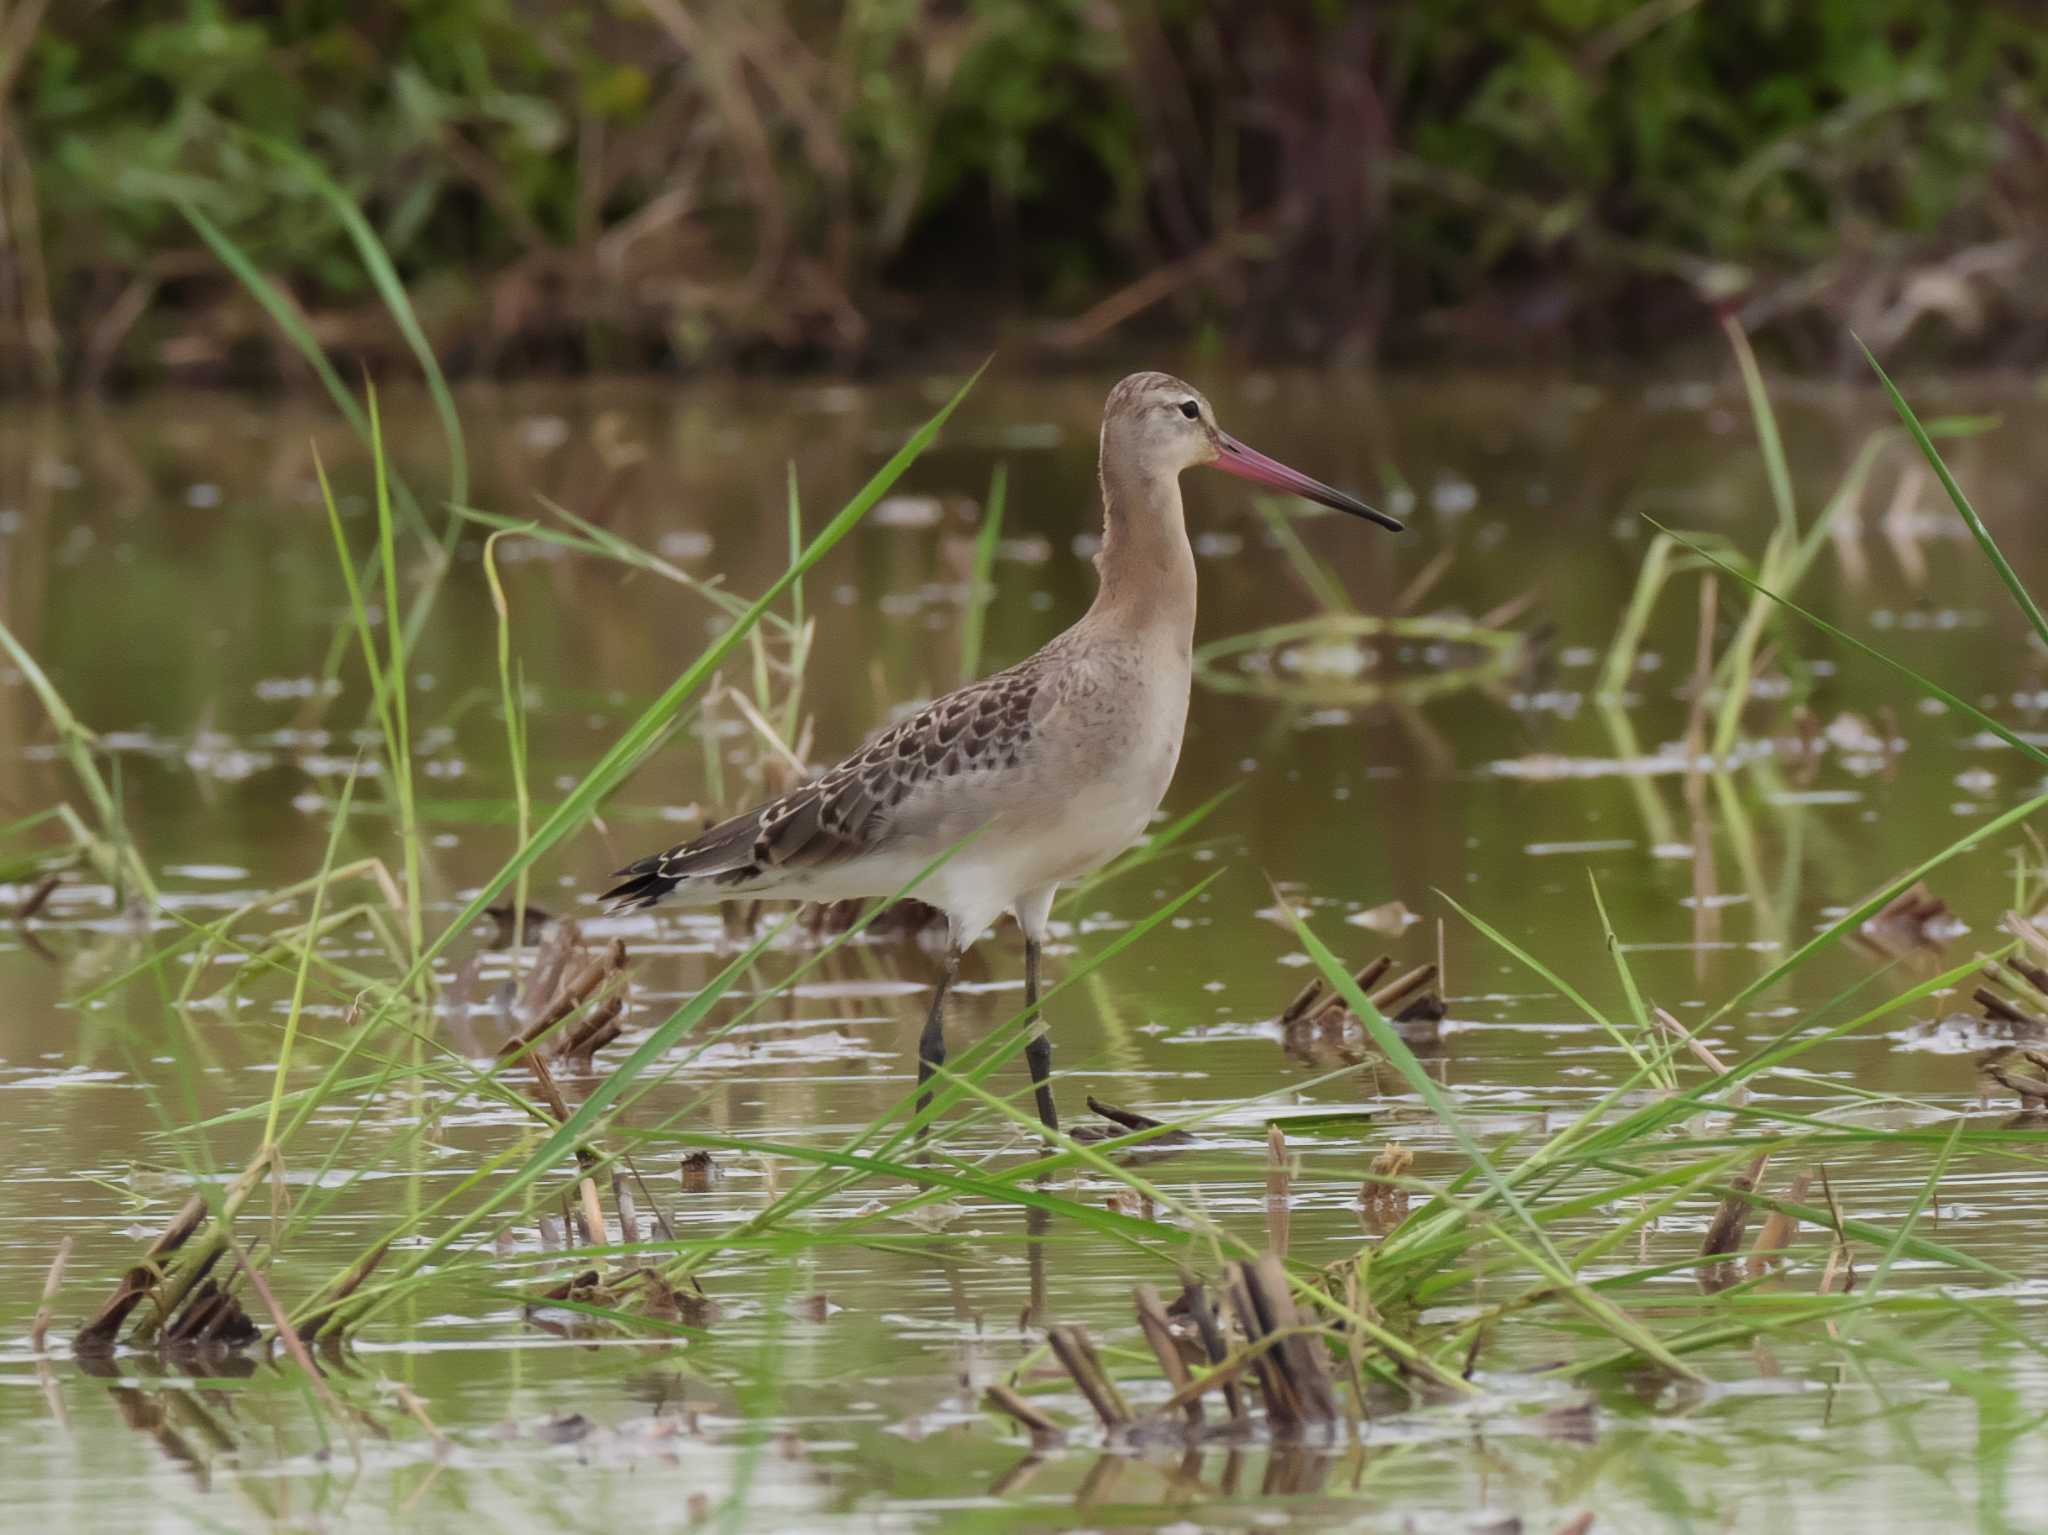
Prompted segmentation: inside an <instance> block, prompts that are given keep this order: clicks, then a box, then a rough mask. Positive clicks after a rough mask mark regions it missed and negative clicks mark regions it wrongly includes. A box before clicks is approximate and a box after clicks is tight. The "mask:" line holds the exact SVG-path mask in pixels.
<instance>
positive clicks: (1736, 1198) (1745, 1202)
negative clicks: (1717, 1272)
mask: <svg viewBox="0 0 2048 1535" xmlns="http://www.w3.org/2000/svg"><path fill="white" fill-rule="evenodd" d="M1770 1160H1771V1154H1770V1153H1769V1152H1768V1151H1760V1152H1758V1153H1757V1154H1756V1156H1755V1157H1754V1158H1753V1159H1752V1160H1751V1161H1750V1164H1749V1167H1748V1168H1747V1170H1745V1171H1743V1172H1740V1173H1737V1174H1736V1175H1735V1176H1734V1177H1733V1178H1730V1179H1729V1180H1728V1185H1729V1187H1728V1197H1727V1198H1725V1199H1723V1200H1722V1201H1721V1208H1720V1209H1719V1210H1717V1211H1716V1212H1715V1213H1714V1219H1713V1221H1712V1222H1711V1223H1710V1224H1709V1225H1708V1227H1707V1235H1706V1238H1705V1240H1703V1241H1702V1242H1701V1243H1700V1256H1701V1257H1702V1258H1725V1257H1726V1256H1727V1255H1728V1254H1729V1253H1732V1252H1734V1251H1735V1249H1736V1248H1738V1247H1740V1246H1741V1245H1742V1233H1743V1231H1744V1230H1745V1229H1746V1228H1747V1227H1748V1225H1749V1211H1750V1203H1749V1196H1750V1195H1751V1194H1753V1193H1755V1192H1756V1186H1757V1183H1758V1182H1759V1181H1760V1180H1761V1179H1762V1178H1763V1175H1764V1168H1765V1167H1766V1166H1768V1165H1769V1164H1770Z"/></svg>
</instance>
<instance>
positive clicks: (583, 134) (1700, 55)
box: [0, 0, 2048, 384]
mask: <svg viewBox="0 0 2048 1535" xmlns="http://www.w3.org/2000/svg"><path fill="white" fill-rule="evenodd" d="M2044 74H2048V26H2044V24H2043V22H2042V21H2041V19H2040V17H2039V15H2038V12H2037V11H2036V10H2035V9H2034V8H2033V7H2032V6H2030V5H2028V4H2027V3H2025V0H2006V3H1999V0H1982V3H1976V4H1963V5H1955V4H1946V3H1941V0H1710V3H1703V0H1516V3H1508V4H1503V3H1499V0H1295V3H1292V4H1287V5H1270V4H1261V3H1256V0H1210V3H1202V0H840V3H830V0H377V3H348V0H279V3H268V4H258V3H255V0H128V3H117V0H64V3H59V4H54V5H52V4H49V3H48V0H0V373H4V375H5V376H6V377H7V378H9V379H10V380H11V381H13V382H17V383H18V382H21V381H24V380H39V381H41V382H43V383H45V384H55V383H59V382H63V381H72V382H84V383H88V384H90V383H94V382H97V381H101V380H105V379H108V378H111V377H115V376H121V375H142V376H152V375H158V374H162V373H165V372H174V373H183V374H197V375H202V376H204V375H214V374H248V373H251V372H260V371H265V370H268V369H271V368H273V367H275V366H276V365H277V363H276V362H275V360H274V359H273V358H272V356H271V355H270V353H269V351H268V348H269V346H270V345H271V343H270V342H269V341H268V340H267V339H266V337H267V330H266V326H265V324H264V322H263V321H262V320H261V317H260V316H258V315H257V314H256V313H255V312H254V311H253V310H252V309H251V308H250V307H249V305H248V303H247V301H246V299H244V298H243V297H241V295H240V293H239V292H238V290H237V288H236V285H235V284H233V282H232V281H231V280H230V279H228V278H227V277H226V276H225V275H224V274H223V273H222V272H221V271H220V269H219V266H218V263H217V262H216V261H215V259H214V258H213V256H212V254H211V253H210V252H209V251H208V250H207V248H206V246H205V245H204V243H203V242H202V241H201V240H200V239H199V238H198V236H197V235H196V234H195V232H194V228H193V226H192V223H191V222H190V221H189V219H188V218H187V216H186V213H185V212H184V211H183V209H184V208H185V207H190V208H192V209H196V210H198V211H199V212H200V213H201V214H202V215H203V216H204V217H205V218H207V219H210V220H211V221H212V222H213V223H214V224H215V225H217V226H218V227H219V228H220V229H221V230H222V231H224V232H225V233H226V234H227V235H228V236H229V237H230V238H231V239H232V240H233V241H234V242H236V243H237V244H239V245H240V246H242V247H243V248H244V249H245V250H247V251H249V252H251V253H252V255H253V256H254V257H255V259H256V260H257V261H258V262H259V263H260V264H261V265H262V266H263V267H264V268H265V269H266V270H267V271H269V272H271V273H273V274H274V275H277V276H279V277H281V278H282V279H284V280H285V281H287V283H288V284H289V286H290V288H291V290H292V292H293V293H294V294H295V295H296V297H297V299H298V300H299V301H300V302H301V303H302V304H303V305H304V306H306V308H307V309H308V310H309V311H310V312H311V313H312V314H313V315H314V316H315V318H316V320H317V322H318V328H319V329H320V331H321V333H322V335H323V338H324V339H326V340H328V341H329V342H331V343H339V344H342V345H345V346H349V347H352V348H354V349H355V350H357V351H358V352H360V353H363V354H365V355H368V356H371V357H373V358H374V357H375V356H377V355H380V354H382V353H384V352H385V351H387V350H388V349H390V348H392V347H393V346H394V345H395V338H394V337H393V336H392V335H391V334H390V333H389V331H388V330H387V328H386V325H385V322H384V320H383V319H382V316H381V310H380V308H379V307H378V306H377V305H375V303H374V302H373V300H372V298H371V296H370V295H369V293H368V292H367V290H366V287H365V278H364V275H363V272H362V269H361V266H360V263H359V262H358V261H357V260H356V258H355V255H354V251H353V248H352V246H351V244H350V242H349V238H348V236H347V234H346V233H345V232H344V230H343V229H342V228H341V227H340V225H339V224H338V223H337V221H336V219H335V217H334V213H333V209H332V207H331V206H330V205H329V204H328V203H327V202H325V201H324V200H323V198H322V196H321V194H320V192H319V191H318V190H317V189H316V187H315V186H313V185H312V184H311V183H310V180H309V177H308V175H307V173H306V171H305V167H304V161H303V159H302V158H301V157H303V156H310V157H311V158H312V159H313V160H315V161H317V162H318V163H319V164H320V165H321V166H323V167H324V168H325V169H326V171H327V173H328V174H329V175H330V176H332V177H333V178H334V179H335V180H336V181H338V182H339V183H340V184H341V185H342V186H343V187H344V188H345V189H346V190H347V191H348V193H349V194H350V195H351V196H352V197H354V198H355V199H356V200H357V201H358V202H359V203H360V205H361V206H362V207H363V209H364V210H365V211H366V213H367V214H368V216H369V218H370V219H371V221H372V223H373V225H374V226H375V228H376V231H377V233H378V235H379V236H380V238H381V239H382V240H383V242H384V244H385V245H386V247H387V248H388V249H389V250H390V251H391V252H392V253H393V256H394V258H395V260H396V261H397V263H398V266H399V269H400V273H401V275H402V276H403V277H404V279H405V280H406V282H407V283H408V285H409V286H410V287H411V288H412V289H413V291H414V293H415V296H416V300H417V302H418V304H419V307H420V309H421V313H422V317H423V320H424V321H425V323H426V325H427V328H428V331H429V333H430V335H431V336H432V337H433V340H434V342H435V345H436V347H437V350H439V351H440V352H441V354H442V355H443V356H444V358H447V359H448V360H449V361H451V362H452V363H453V364H454V365H455V366H457V367H466V368H470V369H480V368H481V369H493V370H517V369H522V368H530V367H535V366H550V367H552V366H564V367H615V366H643V365H649V364H663V365H667V364H676V365H694V364H703V363H710V362H721V363H743V362H747V361H751V360H762V359H773V360H777V361H790V362H804V361H830V362H833V363H837V364H842V365H844V364H851V363H857V362H864V361H869V360H887V359H888V358H890V357H892V356H903V355H907V354H911V353H913V352H915V351H917V350H918V349H921V348H924V347H928V346H930V345H932V344H933V343H934V342H936V341H940V340H967V341H971V342H973V343H975V344H977V345H978V344H981V343H983V342H986V341H988V340H990V339H993V337H994V336H995V335H996V334H997V332H998V331H1002V332H1007V333H1009V337H1010V339H1011V340H1013V341H1014V340H1016V339H1017V337H1018V333H1020V332H1021V333H1022V334H1023V335H1025V336H1028V337H1030V338H1031V339H1033V340H1035V341H1037V342H1039V343H1042V344H1043V345H1044V346H1045V347H1046V348H1047V349H1049V350H1052V351H1055V352H1065V351H1071V350H1073V349H1075V348H1079V347H1084V346H1087V345H1090V344H1093V343H1095V342H1097V341H1099V340H1101V339H1102V338H1104V337H1106V336H1109V335H1112V334H1115V333H1118V332H1120V331H1122V330H1124V329H1127V328H1130V327H1137V328H1140V329H1147V330H1150V331H1152V332H1154V333H1156V334H1175V335H1186V336H1194V337H1216V338H1219V339H1223V340H1226V341H1229V342H1233V343H1238V344H1246V345H1255V346H1258V347H1260V348H1263V349H1265V350H1267V351H1269V352H1270V351H1286V352H1295V353H1306V354H1314V355H1329V354H1333V353H1337V354H1346V353H1348V354H1361V353H1365V352H1368V351H1371V350H1374V349H1378V348H1381V347H1386V346H1391V347H1394V348H1396V349H1411V350H1412V349H1416V348H1421V347H1431V348H1442V347H1445V346H1452V345H1455V346H1458V347H1471V348H1482V349H1498V348H1516V349H1518V348H1522V347H1526V346H1527V345H1529V344H1531V343H1532V342H1543V343H1554V342H1556V341H1558V340H1560V339H1569V340H1573V341H1576V342H1580V343H1593V344H1598V345H1603V346H1616V345H1619V346H1632V347H1640V346H1648V345H1655V344H1659V343H1662V342H1665V341H1668V340H1670V339H1672V338H1674V337H1681V336H1687V335H1691V334H1696V333H1698V332H1700V331H1701V330H1702V328H1703V327H1704V326H1705V325H1706V324H1707V323H1708V321H1709V307H1710V305H1712V304H1716V303H1729V304H1734V305H1737V306H1739V307H1740V308H1741V310H1742V311H1743V318H1744V320H1745V322H1746V323H1748V324H1749V325H1750V326H1752V327H1753V328H1756V327H1766V326H1773V325H1775V326H1776V328H1777V330H1778V331H1779V333H1780V336H1781V346H1788V347H1792V348H1794V349H1795V350H1803V351H1804V352H1805V354H1806V356H1807V357H1808V358H1809V360H1824V358H1825V356H1826V354H1827V350H1828V349H1831V348H1833V347H1834V346H1835V345H1836V340H1835V338H1837V337H1839V336H1840V335H1841V333H1842V331H1843V330H1844V329H1845V327H1846V326H1853V327H1854V328H1856V329H1857V330H1858V331H1860V332H1861V333H1862V334H1863V335H1864V336H1865V338H1866V339H1868V340H1870V341H1871V342H1872V344H1873V345H1877V346H1879V348H1880V349H1881V350H1882V349H1884V348H1885V347H1886V346H1894V345H1896V344H1897V343H1899V342H1901V341H1902V340H1905V339H1906V338H1908V337H1909V336H1910V337H1912V338H1913V339H1914V341H1915V342H1916V343H1918V344H1920V345H1922V346H1924V347H1927V348H1930V349H1939V350H1941V351H1943V352H1945V353H1949V354H1958V353H1960V354H1970V355H1976V356H1987V357H1991V358H1994V359H2005V360H2035V359H2038V358H2039V357H2040V355H2041V354H2042V351H2043V340H2044V337H2048V327H2044V324H2043V321H2044V313H2043V304H2044V301H2043V299H2042V297H2041V295H2042V294H2044V293H2048V282H2044V281H2043V280H2042V279H2043V277H2044V276H2048V261H2044V259H2043V252H2044V248H2048V230H2044V223H2048V137H2044V126H2048V106H2044V96H2043V81H2044ZM280 149H282V150H284V151H297V152H299V154H298V156H294V155H292V154H290V153H284V152H280ZM1703 301H1704V302H1703ZM1823 338H1825V339H1823Z"/></svg>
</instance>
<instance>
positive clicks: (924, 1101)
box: [917, 945, 960, 1114]
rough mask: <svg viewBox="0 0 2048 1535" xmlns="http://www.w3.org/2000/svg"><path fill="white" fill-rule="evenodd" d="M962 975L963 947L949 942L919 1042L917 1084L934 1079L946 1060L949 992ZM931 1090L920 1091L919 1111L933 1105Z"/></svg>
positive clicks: (918, 1096)
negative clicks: (961, 959)
mask: <svg viewBox="0 0 2048 1535" xmlns="http://www.w3.org/2000/svg"><path fill="white" fill-rule="evenodd" d="M959 978H960V951H959V950H958V949H955V948H953V947H951V946H950V945H948V947H947V949H946V964H945V968H944V969H942V970H940V971H939V984H938V986H937V987H936V988H935V989H934V990H933V992H932V1010H931V1014H930V1016H928V1017H927V1018H926V1019H925V1021H924V1033H923V1035H922V1036H920V1037H919V1039H918V1042H917V1085H918V1086H919V1087H923V1086H924V1085H925V1083H927V1082H929V1081H930V1080H931V1076H932V1073H933V1072H934V1071H937V1070H938V1069H939V1068H940V1067H941V1066H943V1065H945V1064H946V993H947V992H949V991H951V990H952V989H953V983H954V982H955V981H957V980H958V979H959ZM931 1101H932V1095H931V1093H930V1092H929V1091H926V1092H921V1093H919V1094H918V1095H917V1112H918V1113H920V1114H922V1113H923V1112H924V1111H925V1110H926V1109H927V1108H929V1107H930V1106H931Z"/></svg>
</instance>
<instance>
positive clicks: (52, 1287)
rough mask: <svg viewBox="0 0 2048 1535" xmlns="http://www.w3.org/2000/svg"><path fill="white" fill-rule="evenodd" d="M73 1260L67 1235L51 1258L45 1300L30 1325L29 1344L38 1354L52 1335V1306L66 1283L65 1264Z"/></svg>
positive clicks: (46, 1280)
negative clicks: (54, 1255) (44, 1342)
mask: <svg viewBox="0 0 2048 1535" xmlns="http://www.w3.org/2000/svg"><path fill="white" fill-rule="evenodd" d="M70 1261H71V1238H70V1237H66V1238H64V1240H63V1241H61V1242H59V1243H58V1244H57V1256H56V1257H54V1258H52V1259H51V1260H50V1271H49V1272H48V1273H47V1274H45V1275H44V1276H43V1300H42V1304H41V1305H40V1306H38V1307H37V1308H36V1319H35V1321H34V1322H32V1323H31V1324H30V1325H29V1330H28V1346H29V1347H30V1348H32V1349H34V1350H35V1351H36V1352H37V1353H38V1354H40V1353H41V1352H42V1351H43V1341H44V1340H45V1339H46V1338H48V1337H49V1335H50V1308H51V1307H52V1306H54V1305H55V1304H56V1301H57V1291H58V1290H59V1289H60V1288H62V1286H63V1284H64V1265H65V1264H67V1263H69V1262H70Z"/></svg>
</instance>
